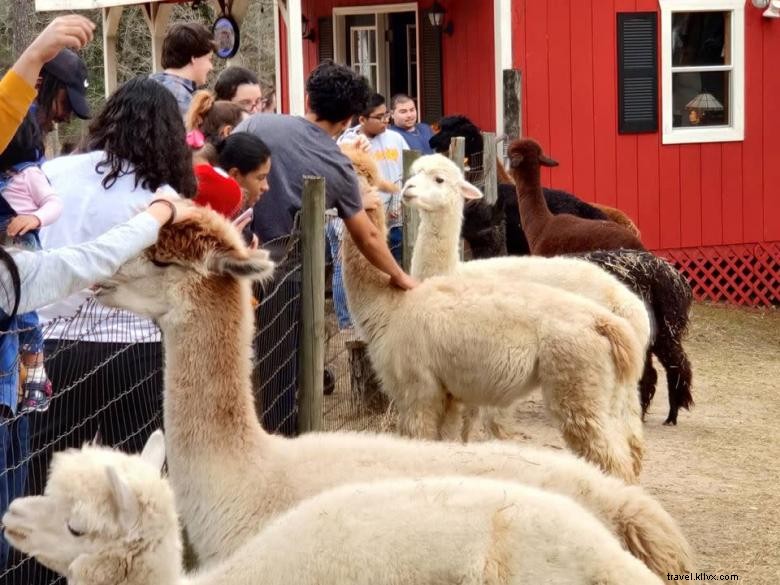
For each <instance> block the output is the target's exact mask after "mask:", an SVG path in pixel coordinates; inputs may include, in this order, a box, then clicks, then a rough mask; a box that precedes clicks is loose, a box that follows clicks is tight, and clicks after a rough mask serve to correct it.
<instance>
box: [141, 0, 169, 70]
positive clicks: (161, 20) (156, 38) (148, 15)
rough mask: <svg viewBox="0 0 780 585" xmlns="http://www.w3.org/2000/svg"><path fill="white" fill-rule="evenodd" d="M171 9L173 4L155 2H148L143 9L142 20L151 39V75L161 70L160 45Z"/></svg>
mask: <svg viewBox="0 0 780 585" xmlns="http://www.w3.org/2000/svg"><path fill="white" fill-rule="evenodd" d="M173 8H174V5H173V4H158V3H156V2H155V3H152V2H149V3H147V4H145V5H144V7H143V13H144V20H146V25H147V26H148V27H149V34H150V35H151V37H152V73H157V72H158V71H160V70H161V69H162V44H163V39H165V31H166V29H167V28H168V21H169V20H170V19H171V13H172V12H173Z"/></svg>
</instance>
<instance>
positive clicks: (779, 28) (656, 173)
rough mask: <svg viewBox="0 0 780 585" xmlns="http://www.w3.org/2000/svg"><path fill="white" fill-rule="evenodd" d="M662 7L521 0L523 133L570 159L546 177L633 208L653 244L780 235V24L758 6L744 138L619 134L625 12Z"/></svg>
mask: <svg viewBox="0 0 780 585" xmlns="http://www.w3.org/2000/svg"><path fill="white" fill-rule="evenodd" d="M657 10H659V9H658V2H657V0H592V1H591V2H585V1H583V0H547V1H542V0H514V3H513V29H514V30H513V62H514V66H515V67H518V68H520V69H521V70H522V72H523V127H524V132H525V133H526V135H528V136H530V137H533V138H536V139H538V140H539V141H540V142H541V144H542V145H543V147H544V148H545V150H547V151H548V152H549V153H550V154H551V155H552V156H553V157H555V158H556V159H557V160H558V161H559V162H560V163H561V165H560V166H559V167H557V168H555V169H545V170H544V173H545V175H544V177H543V179H544V182H545V184H547V185H549V186H552V187H556V188H560V189H566V190H570V191H573V192H574V193H576V194H577V195H579V196H581V197H583V198H584V199H586V200H589V201H597V202H599V203H605V204H608V205H614V206H617V207H619V208H620V209H622V210H624V211H626V212H627V213H628V214H629V215H630V216H631V217H632V218H633V219H634V221H636V222H637V225H638V226H639V229H640V230H641V232H642V239H643V240H644V242H645V243H646V245H647V246H648V247H649V248H651V249H670V248H689V247H699V246H715V245H722V244H740V243H752V242H762V241H763V242H769V241H777V240H780V140H779V139H778V137H779V136H780V115H777V114H776V113H775V110H772V109H770V108H769V107H768V104H773V103H774V104H776V103H777V96H778V95H780V69H779V68H778V65H777V55H780V22H777V21H774V20H771V19H766V18H762V16H761V11H759V10H755V9H753V8H752V7H751V5H750V3H747V6H746V7H745V21H746V28H747V30H746V42H745V52H746V55H745V61H746V78H745V79H746V100H745V107H746V118H745V126H746V129H745V140H744V142H731V143H709V144H689V145H662V144H661V135H660V131H659V132H658V133H652V134H629V135H619V134H618V131H617V52H616V13H617V12H631V11H657ZM659 28H660V14H659ZM659 55H660V51H659ZM659 108H660V104H659Z"/></svg>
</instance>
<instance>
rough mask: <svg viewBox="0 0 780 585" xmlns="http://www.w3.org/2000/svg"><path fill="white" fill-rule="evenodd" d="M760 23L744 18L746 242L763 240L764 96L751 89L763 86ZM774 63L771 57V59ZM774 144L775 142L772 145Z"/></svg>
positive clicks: (757, 16)
mask: <svg viewBox="0 0 780 585" xmlns="http://www.w3.org/2000/svg"><path fill="white" fill-rule="evenodd" d="M763 21H764V19H763V18H762V17H761V15H760V14H758V13H755V11H752V10H747V11H746V14H745V28H746V31H745V35H746V38H745V54H746V55H747V59H745V66H746V68H747V69H746V72H745V86H746V87H749V88H751V91H746V92H745V142H744V143H743V145H742V233H743V238H744V240H745V241H746V242H760V241H761V240H762V239H763V238H764V176H763V174H764V170H763V167H764V95H763V93H762V92H760V91H757V90H755V89H752V88H759V87H762V86H763V84H764V51H763V34H764V33H763V31H764V26H763V25H764V22H763ZM771 59H772V61H769V63H774V59H775V57H774V56H772V57H771ZM773 142H776V141H773Z"/></svg>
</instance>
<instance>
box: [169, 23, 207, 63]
mask: <svg viewBox="0 0 780 585" xmlns="http://www.w3.org/2000/svg"><path fill="white" fill-rule="evenodd" d="M216 50H217V44H216V43H215V42H214V35H213V34H211V31H210V30H209V29H208V28H206V27H205V26H203V25H202V24H200V23H197V22H185V23H178V24H174V25H173V26H172V27H171V28H170V29H169V30H168V34H166V35H165V39H164V40H163V46H162V66H163V69H181V68H182V67H186V66H187V65H189V63H190V61H192V59H193V58H197V57H203V55H208V54H209V53H213V52H214V51H216Z"/></svg>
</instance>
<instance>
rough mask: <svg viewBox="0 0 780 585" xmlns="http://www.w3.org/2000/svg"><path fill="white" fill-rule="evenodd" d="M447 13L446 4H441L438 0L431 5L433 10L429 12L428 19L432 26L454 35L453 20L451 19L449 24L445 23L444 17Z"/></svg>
mask: <svg viewBox="0 0 780 585" xmlns="http://www.w3.org/2000/svg"><path fill="white" fill-rule="evenodd" d="M446 14H447V11H446V10H445V9H444V6H442V5H441V4H439V2H438V0H437V1H436V2H434V3H433V5H432V6H431V11H430V12H429V13H428V20H429V21H430V23H431V26H432V27H434V28H441V30H442V32H445V33H447V35H448V36H452V31H453V27H452V20H449V21H448V22H447V24H444V17H445V16H446Z"/></svg>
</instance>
